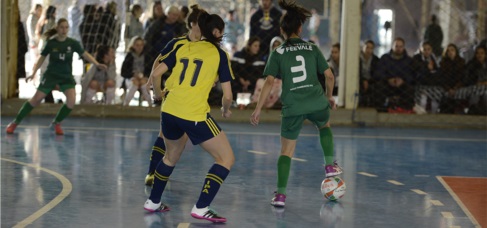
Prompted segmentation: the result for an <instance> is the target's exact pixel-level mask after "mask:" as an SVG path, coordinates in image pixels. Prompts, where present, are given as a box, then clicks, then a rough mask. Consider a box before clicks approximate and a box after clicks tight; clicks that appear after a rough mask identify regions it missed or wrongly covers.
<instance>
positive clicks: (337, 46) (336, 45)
mask: <svg viewBox="0 0 487 228" xmlns="http://www.w3.org/2000/svg"><path fill="white" fill-rule="evenodd" d="M331 47H332V48H338V50H340V43H335V44H333V45H331Z"/></svg>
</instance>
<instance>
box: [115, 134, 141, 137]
mask: <svg viewBox="0 0 487 228" xmlns="http://www.w3.org/2000/svg"><path fill="white" fill-rule="evenodd" d="M113 136H116V137H122V138H137V136H135V135H119V134H114V135H113Z"/></svg>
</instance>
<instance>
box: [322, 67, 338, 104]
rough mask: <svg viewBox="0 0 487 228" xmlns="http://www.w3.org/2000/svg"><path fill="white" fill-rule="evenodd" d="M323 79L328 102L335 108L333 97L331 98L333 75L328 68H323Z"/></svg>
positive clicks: (333, 83)
mask: <svg viewBox="0 0 487 228" xmlns="http://www.w3.org/2000/svg"><path fill="white" fill-rule="evenodd" d="M324 73H325V81H326V97H327V98H328V101H329V102H330V105H331V107H332V108H335V107H336V106H335V105H336V104H335V99H334V98H333V87H334V85H335V76H334V75H333V72H332V71H331V69H330V68H328V69H326V70H325V72H324Z"/></svg>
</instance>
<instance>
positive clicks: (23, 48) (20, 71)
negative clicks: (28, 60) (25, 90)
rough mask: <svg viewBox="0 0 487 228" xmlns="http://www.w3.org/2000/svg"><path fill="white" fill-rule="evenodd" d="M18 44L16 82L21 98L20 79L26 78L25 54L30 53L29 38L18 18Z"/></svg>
mask: <svg viewBox="0 0 487 228" xmlns="http://www.w3.org/2000/svg"><path fill="white" fill-rule="evenodd" d="M17 29H18V42H17V80H15V89H16V91H15V96H14V97H19V79H21V78H25V77H26V73H25V53H27V51H28V45H27V37H26V36H25V30H24V24H23V23H22V21H20V14H19V16H18V28H17Z"/></svg>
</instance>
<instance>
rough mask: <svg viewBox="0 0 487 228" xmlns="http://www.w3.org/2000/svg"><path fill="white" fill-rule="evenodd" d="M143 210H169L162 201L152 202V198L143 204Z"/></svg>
mask: <svg viewBox="0 0 487 228" xmlns="http://www.w3.org/2000/svg"><path fill="white" fill-rule="evenodd" d="M144 210H146V211H148V212H166V211H169V210H170V209H169V207H168V206H167V205H165V204H163V203H162V202H159V203H153V202H152V200H150V199H147V201H145V204H144Z"/></svg>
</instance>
